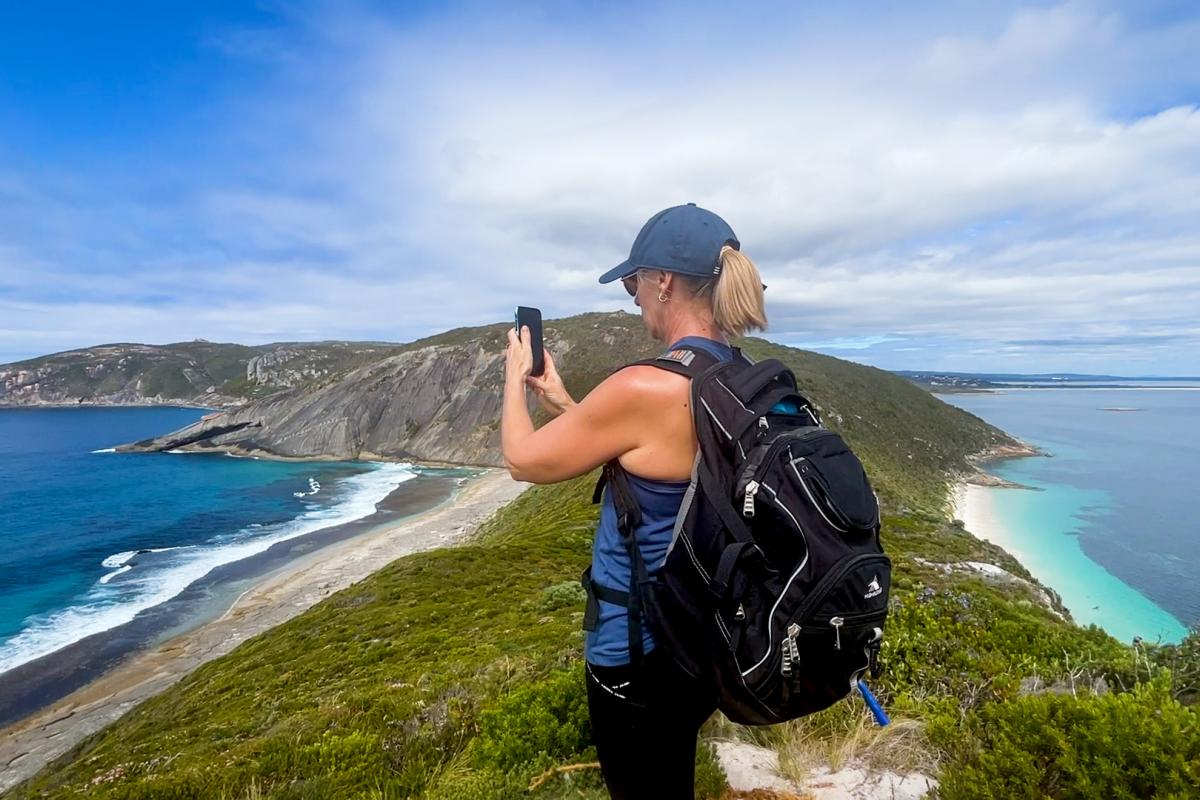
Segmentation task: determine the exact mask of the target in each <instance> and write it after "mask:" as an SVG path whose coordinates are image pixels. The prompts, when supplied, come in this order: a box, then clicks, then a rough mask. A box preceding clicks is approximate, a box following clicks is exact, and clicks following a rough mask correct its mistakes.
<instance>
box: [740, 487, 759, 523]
mask: <svg viewBox="0 0 1200 800" xmlns="http://www.w3.org/2000/svg"><path fill="white" fill-rule="evenodd" d="M756 494H758V481H750V482H749V483H747V484H746V497H745V498H744V499H743V500H742V516H743V517H753V516H754V495H756Z"/></svg>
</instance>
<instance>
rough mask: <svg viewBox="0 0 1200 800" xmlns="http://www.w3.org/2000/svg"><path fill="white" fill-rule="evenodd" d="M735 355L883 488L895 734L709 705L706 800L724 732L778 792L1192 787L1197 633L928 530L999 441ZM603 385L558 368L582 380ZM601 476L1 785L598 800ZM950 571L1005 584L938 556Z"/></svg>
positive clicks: (241, 654) (335, 604)
mask: <svg viewBox="0 0 1200 800" xmlns="http://www.w3.org/2000/svg"><path fill="white" fill-rule="evenodd" d="M575 319H579V318H575ZM498 330H501V329H498ZM454 335H462V334H460V333H458V332H450V333H448V334H445V336H454ZM598 346H601V345H598ZM745 346H746V349H747V351H748V352H751V354H752V355H754V357H756V358H761V357H765V356H769V355H778V356H780V357H783V358H784V360H785V361H788V363H790V364H791V365H792V366H793V368H794V369H796V371H797V373H798V376H799V377H800V378H801V381H802V383H803V384H804V386H805V388H806V390H807V391H809V392H811V394H812V395H813V399H814V400H815V401H816V402H817V403H818V404H820V406H821V408H822V410H823V411H824V412H825V417H826V421H827V422H828V424H830V425H831V426H832V427H835V428H839V429H840V430H842V431H843V432H844V433H845V435H846V436H847V437H848V438H849V439H850V440H851V441H852V443H853V444H854V445H855V447H856V449H858V450H859V451H860V452H861V453H862V454H863V456H864V458H865V460H866V461H867V463H868V469H869V471H870V473H871V475H872V476H873V477H874V478H875V481H876V483H877V484H878V488H879V490H880V493H881V495H882V497H883V500H884V503H885V507H886V510H887V516H886V521H885V545H886V546H887V548H888V550H889V553H890V554H891V555H892V558H893V561H894V563H895V575H894V586H893V596H892V614H891V617H890V618H889V622H888V627H887V637H886V639H885V645H884V649H883V653H882V659H881V660H882V662H883V665H884V673H883V676H882V677H881V679H880V680H879V681H877V682H876V685H875V688H876V690H877V694H878V695H879V696H880V699H881V700H882V701H883V702H884V704H885V705H886V707H887V708H888V710H889V712H890V713H891V714H892V716H893V720H894V721H893V724H892V725H890V726H888V727H886V728H879V727H877V726H875V725H874V723H873V722H871V718H870V716H869V714H868V713H867V712H866V710H865V708H864V707H863V704H862V703H861V701H858V700H857V699H855V698H850V699H847V700H846V701H844V702H842V703H839V704H837V705H835V706H834V707H833V708H831V709H828V710H827V711H824V712H822V713H820V714H816V715H813V716H811V717H808V718H805V719H803V720H798V721H795V722H792V723H788V724H786V725H779V726H773V727H768V728H755V729H750V728H742V727H739V726H735V725H732V724H731V723H729V722H727V721H725V720H724V719H723V718H721V716H720V715H719V714H718V715H716V716H714V718H713V719H712V720H710V721H709V723H708V724H707V725H706V726H705V729H704V730H703V731H702V740H703V744H702V746H701V748H700V751H699V753H698V757H697V796H698V797H705V798H718V797H721V796H722V795H723V794H724V793H725V791H726V787H725V780H724V776H723V775H722V773H721V770H720V767H719V765H718V764H717V763H716V760H715V757H714V754H713V749H712V746H711V740H712V739H714V738H717V737H738V738H742V739H746V740H749V741H753V742H756V743H759V744H763V745H767V746H771V747H774V748H777V749H778V750H779V752H780V754H781V763H782V766H783V768H784V770H785V771H786V772H788V773H789V774H790V775H791V776H793V777H796V778H803V777H804V776H806V775H807V774H808V770H809V769H810V768H811V767H814V766H816V765H818V764H822V763H827V764H831V765H832V766H834V767H837V766H839V765H841V764H844V763H848V762H850V761H860V762H866V763H868V764H871V765H873V766H875V767H877V768H893V769H898V770H908V769H921V770H924V771H926V772H927V773H928V774H932V775H935V776H936V777H938V778H939V779H940V780H941V782H942V783H941V788H940V789H939V792H940V795H941V796H942V797H945V798H954V799H955V800H958V799H960V798H1035V797H1055V798H1094V797H1130V798H1132V797H1163V798H1184V797H1194V796H1197V787H1198V786H1200V725H1198V724H1197V713H1196V707H1195V706H1194V705H1193V702H1194V699H1195V696H1196V685H1197V684H1196V681H1197V677H1198V676H1200V658H1198V653H1200V636H1198V635H1197V634H1193V635H1192V636H1191V637H1189V638H1188V639H1187V640H1186V641H1185V642H1184V643H1183V644H1182V645H1180V646H1177V647H1175V646H1168V647H1160V646H1156V645H1149V644H1145V645H1139V646H1138V647H1136V648H1135V647H1131V646H1128V645H1125V644H1122V643H1120V642H1117V641H1116V640H1114V639H1113V638H1112V637H1110V636H1108V635H1107V634H1105V633H1104V632H1103V631H1101V630H1100V629H1098V628H1096V627H1094V626H1092V627H1087V628H1084V627H1079V626H1077V625H1075V624H1073V623H1072V622H1070V620H1069V619H1064V618H1062V616H1061V614H1060V613H1059V612H1060V611H1061V610H1060V609H1056V608H1055V607H1054V606H1053V603H1052V602H1051V603H1050V604H1047V602H1046V597H1045V595H1044V594H1043V593H1042V592H1041V591H1039V587H1038V586H1037V584H1036V581H1034V580H1033V579H1032V578H1031V577H1030V576H1029V575H1028V573H1027V572H1026V571H1025V570H1024V569H1022V568H1021V566H1020V565H1019V564H1018V563H1017V562H1016V561H1014V560H1013V559H1012V557H1011V556H1009V555H1008V554H1006V553H1004V552H1003V551H1002V550H1000V549H999V548H996V547H995V546H992V545H989V544H987V543H985V542H982V541H980V540H978V539H976V538H975V537H973V536H971V535H970V534H969V533H967V532H966V531H964V530H963V529H962V527H961V525H959V524H955V523H954V522H952V521H949V520H948V519H947V518H946V515H945V511H944V507H945V496H946V491H947V483H946V481H947V475H949V474H953V473H955V472H956V471H958V470H961V469H962V468H963V467H964V465H965V458H966V455H967V454H969V453H971V452H974V451H977V450H980V449H983V448H984V447H988V446H991V445H994V444H997V443H1001V442H1003V441H1005V440H1006V437H1004V436H1003V434H1002V433H1000V432H999V431H996V430H995V429H994V428H991V427H990V426H987V425H985V424H983V423H982V422H981V421H979V420H977V419H975V418H973V417H971V416H970V415H967V414H963V413H961V412H958V411H957V410H956V409H950V408H949V407H948V406H945V405H944V404H941V403H940V402H939V401H937V400H936V399H935V398H932V397H930V396H929V395H928V394H926V393H925V392H923V391H922V390H921V389H919V388H917V387H915V386H912V385H911V384H908V383H907V382H905V381H903V380H902V379H899V378H895V377H894V376H888V375H886V374H884V373H878V371H876V370H870V369H868V368H864V367H859V366H856V365H851V364H846V362H840V361H837V360H835V359H825V358H824V357H821V356H816V355H814V354H808V353H800V352H799V351H794V350H788V349H786V348H777V347H776V346H774V345H769V344H767V343H764V342H761V340H750V341H747V342H746V343H745ZM565 361H566V360H565V359H564V367H565ZM876 373H878V374H876ZM597 379H598V376H596V375H591V376H587V375H585V374H583V373H582V372H579V373H572V375H571V377H570V380H571V381H575V382H577V383H576V385H575V388H576V390H578V389H579V388H580V387H581V386H583V387H585V388H586V386H587V385H589V384H588V383H587V382H588V381H591V383H593V384H594V382H595V380H597ZM893 382H894V383H893ZM895 384H899V385H902V386H903V387H904V389H895ZM593 478H594V476H584V477H582V478H579V479H576V480H573V481H569V482H566V483H563V484H559V485H555V486H544V487H535V488H533V489H531V490H530V491H528V492H526V493H525V494H523V495H522V496H521V497H520V498H518V499H517V500H516V501H514V502H513V503H511V504H510V505H509V506H508V507H506V508H504V509H503V510H501V511H500V512H499V513H498V514H496V515H495V516H494V517H493V518H492V519H491V520H489V522H488V523H486V524H485V526H484V527H483V528H482V529H481V530H480V532H479V533H478V535H477V536H476V537H474V539H473V540H472V541H470V542H469V543H467V544H465V545H462V546H458V547H454V548H450V549H446V550H440V551H435V552H429V553H424V554H419V555H414V556H410V557H407V558H404V559H400V560H398V561H396V562H393V563H392V564H391V565H389V566H388V567H386V568H385V569H383V570H381V571H379V572H377V573H376V574H374V575H372V576H371V577H370V578H368V579H367V580H364V581H362V582H360V583H358V584H356V585H355V586H353V587H350V588H348V589H346V590H344V591H342V592H339V593H337V594H335V595H333V596H331V597H330V598H328V599H327V600H325V601H324V602H322V603H320V604H318V605H317V606H315V607H313V608H312V609H310V610H309V611H307V612H305V613H304V614H302V615H301V616H299V617H297V618H295V619H293V620H292V621H290V622H288V623H286V624H284V625H282V626H279V627H278V628H276V629H273V630H271V631H269V632H268V633H266V634H263V635H261V636H258V637H256V638H254V639H252V640H250V641H248V642H246V643H245V644H243V645H242V646H240V647H238V648H237V649H236V650H234V651H233V652H232V653H230V654H229V655H227V656H225V657H223V658H220V659H217V660H215V661H213V662H210V663H209V664H207V665H205V666H203V667H201V668H200V669H198V670H196V671H195V672H194V673H193V674H192V675H190V676H189V677H188V678H186V679H185V680H183V681H182V682H180V683H179V684H178V685H176V686H175V687H174V688H172V689H170V690H168V691H167V692H165V693H163V694H162V695H160V696H158V697H156V698H153V699H151V700H149V701H147V702H145V703H143V704H142V705H141V706H139V707H138V708H136V709H135V710H133V711H132V712H130V713H129V714H127V715H126V716H125V717H123V718H122V719H121V720H119V721H118V722H117V723H116V724H114V725H112V726H110V727H109V728H108V729H106V730H104V731H101V732H100V733H98V734H96V735H94V736H92V737H91V738H89V739H87V740H86V741H85V742H83V743H82V744H81V745H80V746H78V747H76V748H75V749H74V750H73V751H72V752H70V753H68V754H67V755H66V756H64V757H63V758H61V759H59V760H58V761H57V762H56V763H54V764H52V765H51V766H50V767H49V768H47V769H46V770H44V771H43V772H42V773H40V774H39V775H38V776H36V777H35V778H34V779H33V780H31V781H29V782H27V783H26V784H24V785H22V786H20V787H18V788H17V789H15V790H14V791H13V792H12V793H11V795H10V796H12V797H16V798H35V797H37V798H43V797H45V798H58V797H62V798H65V797H76V796H81V795H86V796H88V797H96V798H126V799H128V800H134V799H135V798H144V799H148V798H164V799H165V798H172V800H174V799H175V798H228V799H229V800H251V799H254V798H274V799H277V800H281V799H282V798H405V797H417V798H427V799H428V800H433V799H434V798H464V799H465V798H472V799H474V798H517V797H533V798H538V797H546V798H549V797H565V796H569V797H583V798H603V797H605V796H606V795H605V793H604V791H603V787H602V782H601V780H600V776H599V774H598V771H597V770H596V769H595V768H594V767H591V766H589V765H590V764H592V763H593V762H594V760H595V752H594V748H593V747H592V746H591V744H590V738H591V737H590V730H589V723H588V717H587V705H586V697H585V694H584V683H583V675H582V661H581V659H582V633H581V631H580V620H581V617H582V596H581V594H580V592H579V590H578V588H577V586H576V585H575V583H574V581H575V576H577V575H578V574H579V571H580V569H581V568H582V567H583V566H584V565H585V564H586V563H587V561H588V559H589V557H590V548H591V540H592V535H593V532H594V530H595V525H596V508H595V507H594V506H592V505H591V503H590V494H591V481H592V479H593ZM963 561H983V562H989V563H992V564H995V565H997V566H999V567H1001V568H1003V569H1004V570H1006V571H1007V572H1008V573H1010V575H1011V576H1012V577H1011V578H1006V577H1004V576H1000V577H995V576H984V575H980V574H977V573H972V572H970V571H967V570H956V569H949V570H947V569H944V568H943V567H942V566H941V565H945V564H957V563H959V562H963ZM650 757H652V755H649V754H648V758H650ZM564 768H568V769H564Z"/></svg>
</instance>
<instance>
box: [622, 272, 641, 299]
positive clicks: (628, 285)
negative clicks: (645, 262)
mask: <svg viewBox="0 0 1200 800" xmlns="http://www.w3.org/2000/svg"><path fill="white" fill-rule="evenodd" d="M621 283H623V284H624V285H625V291H627V292H629V296H630V297H637V290H638V274H637V273H636V272H635V273H633V274H632V275H626V276H625V277H624V278H621Z"/></svg>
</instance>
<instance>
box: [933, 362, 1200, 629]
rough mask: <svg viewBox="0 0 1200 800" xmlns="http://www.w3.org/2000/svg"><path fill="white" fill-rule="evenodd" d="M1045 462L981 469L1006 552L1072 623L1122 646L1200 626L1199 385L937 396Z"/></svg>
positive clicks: (1010, 462) (1015, 461)
mask: <svg viewBox="0 0 1200 800" xmlns="http://www.w3.org/2000/svg"><path fill="white" fill-rule="evenodd" d="M941 399H942V400H945V401H946V402H948V403H951V404H953V405H956V406H959V407H960V408H963V409H965V410H967V411H970V412H972V413H973V414H975V415H977V416H979V417H981V418H983V419H984V420H987V421H988V422H990V423H992V424H994V425H996V426H998V427H1000V428H1002V429H1003V430H1005V431H1008V432H1009V433H1011V434H1013V435H1014V436H1017V437H1018V438H1020V439H1023V440H1024V441H1027V442H1030V443H1031V444H1035V445H1037V446H1039V447H1040V448H1042V449H1043V450H1045V451H1046V452H1047V453H1049V454H1050V456H1051V457H1049V458H1042V457H1034V458H1020V459H1012V460H1008V461H1003V462H999V463H998V464H996V465H994V466H993V467H991V468H990V469H989V471H992V472H994V473H995V474H997V475H1000V476H1001V477H1004V478H1008V479H1010V480H1013V481H1016V482H1017V483H1020V484H1024V485H1026V486H1032V487H1035V488H1036V489H1040V490H1041V491H1033V492H1031V491H1024V490H1019V489H992V490H988V491H989V493H990V498H991V503H992V508H993V509H994V512H995V516H996V517H997V518H998V519H999V521H1000V522H1001V523H1002V525H1003V528H1004V529H1005V533H1004V536H1003V539H1004V541H1003V542H999V543H1000V544H1002V545H1003V546H1006V547H1007V548H1008V549H1010V550H1013V551H1015V552H1014V553H1013V554H1014V555H1015V556H1017V558H1018V559H1019V560H1021V561H1022V563H1023V564H1024V565H1025V567H1026V568H1028V569H1029V570H1030V572H1032V573H1033V574H1034V575H1035V576H1036V577H1038V578H1039V579H1040V580H1041V581H1042V582H1043V583H1045V584H1047V585H1048V586H1051V587H1053V588H1054V589H1055V590H1057V591H1058V592H1059V593H1060V594H1061V595H1062V597H1063V601H1064V603H1065V604H1066V606H1067V607H1068V608H1069V609H1070V610H1071V613H1072V615H1073V616H1074V617H1075V619H1076V620H1077V621H1080V622H1083V623H1089V622H1094V623H1096V624H1098V625H1100V626H1101V627H1103V628H1105V629H1106V630H1108V631H1109V632H1110V633H1112V634H1113V635H1114V636H1117V637H1118V638H1120V639H1123V640H1126V641H1128V640H1129V639H1130V638H1132V637H1133V636H1140V637H1142V638H1144V639H1149V640H1155V639H1162V640H1164V641H1178V640H1179V639H1180V638H1181V637H1182V636H1183V635H1184V634H1185V633H1186V631H1187V628H1188V627H1189V626H1192V625H1196V624H1197V623H1200V548H1198V544H1200V517H1198V516H1197V514H1196V506H1195V502H1196V493H1197V478H1196V476H1197V473H1198V469H1200V384H1197V383H1195V382H1180V383H1178V384H1176V386H1175V387H1174V388H1165V387H1163V385H1162V382H1158V383H1157V384H1151V385H1140V386H1133V387H1131V388H1122V389H1117V388H1109V389H1101V388H1046V389H1041V388H1038V389H1016V388H1013V389H1005V390H1003V391H1001V392H999V393H995V394H951V395H942V396H941Z"/></svg>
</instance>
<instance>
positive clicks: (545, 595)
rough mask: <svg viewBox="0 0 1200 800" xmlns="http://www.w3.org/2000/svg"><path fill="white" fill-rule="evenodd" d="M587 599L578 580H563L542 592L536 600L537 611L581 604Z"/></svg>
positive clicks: (554, 609) (555, 609)
mask: <svg viewBox="0 0 1200 800" xmlns="http://www.w3.org/2000/svg"><path fill="white" fill-rule="evenodd" d="M586 600H587V592H585V591H584V590H583V586H582V585H581V584H580V583H579V581H563V582H562V583H556V584H554V585H553V586H551V587H550V588H548V589H546V591H544V592H542V596H541V599H540V600H539V601H538V611H557V610H558V609H560V608H567V607H568V606H582V605H583V603H584V601H586Z"/></svg>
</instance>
